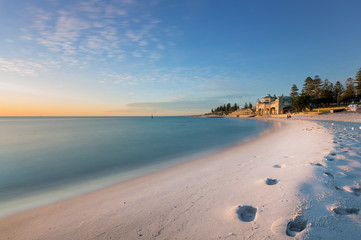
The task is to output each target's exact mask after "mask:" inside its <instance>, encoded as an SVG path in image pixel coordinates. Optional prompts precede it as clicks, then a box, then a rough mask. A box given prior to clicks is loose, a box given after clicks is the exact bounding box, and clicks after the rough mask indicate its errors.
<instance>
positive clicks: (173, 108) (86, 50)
mask: <svg viewBox="0 0 361 240" xmlns="http://www.w3.org/2000/svg"><path fill="white" fill-rule="evenodd" d="M360 9H361V1H359V0H355V1H352V0H345V1H339V0H303V1H296V0H273V1H269V0H182V1H181V0H147V1H146V0H107V1H105V0H104V1H101V0H91V1H85V0H82V1H78V0H70V1H69V0H61V1H60V0H58V1H56V0H33V1H27V0H0V116H149V115H151V114H154V115H155V116H157V115H158V116H167V115H191V114H202V113H205V112H209V111H210V109H211V108H215V107H217V106H219V105H223V104H224V103H228V102H231V103H232V104H233V103H237V104H239V105H241V106H243V105H244V103H245V102H252V103H253V105H254V104H255V103H256V101H257V99H260V98H262V97H263V96H265V95H266V94H268V93H269V94H272V95H273V94H276V95H282V94H284V95H289V93H290V89H291V87H292V84H296V85H297V86H298V87H299V88H300V89H301V88H302V84H303V82H304V80H305V79H306V78H307V77H308V76H311V77H314V76H315V75H319V76H320V77H321V79H325V78H327V79H328V80H330V81H331V82H336V81H341V82H342V83H343V82H345V80H346V79H347V78H348V77H354V76H355V74H356V72H357V71H358V70H359V68H360V67H361V54H360V53H361V44H360V43H361V27H360V26H361V14H360Z"/></svg>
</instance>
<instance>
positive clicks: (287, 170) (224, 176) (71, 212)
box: [0, 119, 359, 239]
mask: <svg viewBox="0 0 361 240" xmlns="http://www.w3.org/2000/svg"><path fill="white" fill-rule="evenodd" d="M259 120H261V119H259ZM262 120H266V121H268V119H262ZM269 120H271V121H274V122H276V123H277V122H278V123H283V125H282V127H280V128H278V129H277V131H273V132H272V133H271V134H266V135H264V136H261V137H259V138H257V139H255V140H253V141H251V142H247V143H245V144H242V145H240V146H237V147H235V148H231V149H226V150H224V151H221V152H217V153H215V154H212V155H210V156H206V157H204V158H201V159H197V160H194V161H191V162H187V163H184V164H181V165H178V166H175V167H171V168H168V169H165V170H161V171H160V172H156V173H153V174H151V175H147V176H144V177H140V178H137V179H134V180H131V181H129V182H125V183H120V184H118V185H114V186H111V187H108V188H105V189H102V190H99V191H96V192H92V193H89V194H85V195H82V196H79V197H75V198H72V199H68V200H65V201H61V202H58V203H55V204H51V205H49V206H45V207H42V208H38V209H34V210H30V211H27V212H24V213H20V214H18V215H14V216H10V217H6V218H3V219H0V232H2V234H3V236H4V237H5V238H6V237H9V238H10V239H90V238H91V239H108V238H110V237H113V238H124V239H141V238H143V239H166V238H172V239H184V238H190V239H226V238H227V239H228V238H229V239H239V238H246V237H249V238H253V239H258V238H264V237H266V236H269V238H271V239H289V238H290V237H289V236H287V234H286V227H287V224H288V223H289V222H290V221H292V219H295V218H296V217H297V216H303V217H307V214H306V210H307V209H306V210H305V207H304V206H305V205H307V203H308V204H310V203H311V202H312V201H311V200H310V199H309V198H310V196H309V195H310V192H312V191H314V190H321V193H323V192H325V189H323V188H324V186H323V184H324V182H321V184H318V183H317V184H315V182H314V181H315V180H317V179H318V178H319V176H318V175H316V174H315V173H316V172H317V166H318V165H316V164H317V163H320V164H323V163H322V161H325V159H326V157H327V156H329V154H330V153H331V152H332V151H334V149H335V143H334V142H335V141H334V136H333V135H332V134H330V133H329V132H328V130H327V129H326V128H325V127H323V126H320V125H319V124H318V123H316V122H310V121H302V120H298V121H293V120H290V121H289V120H275V119H269ZM299 145H301V146H302V147H301V148H300V147H299ZM303 148H304V149H307V151H305V150H304V149H303ZM315 166H316V167H315ZM268 178H270V179H271V180H274V182H273V183H275V184H273V185H272V184H270V185H267V179H268ZM328 178H330V177H329V176H328ZM313 185H315V186H313ZM314 188H317V189H314ZM310 189H311V190H312V191H311V190H310ZM316 195H318V194H316ZM244 206H251V207H252V208H254V209H256V213H255V216H254V219H253V220H252V221H250V222H247V221H244V219H242V214H238V215H237V212H238V213H239V212H240V211H243V210H242V209H246V210H247V208H244ZM239 207H241V208H239ZM242 207H243V208H242ZM355 207H357V206H355ZM252 208H248V209H252ZM358 216H359V215H355V217H356V218H357V217H358ZM309 218H310V217H309ZM311 223H312V221H311V219H309V220H308V222H307V223H306V226H305V230H303V231H302V232H300V233H297V237H300V238H302V237H307V234H311V233H312V227H311V226H310V224H311ZM356 230H357V228H356ZM349 239H352V237H351V238H349ZM355 239H356V238H355Z"/></svg>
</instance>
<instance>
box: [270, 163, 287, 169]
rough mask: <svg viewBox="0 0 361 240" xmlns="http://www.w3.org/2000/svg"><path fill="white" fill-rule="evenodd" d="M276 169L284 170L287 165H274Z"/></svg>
mask: <svg viewBox="0 0 361 240" xmlns="http://www.w3.org/2000/svg"><path fill="white" fill-rule="evenodd" d="M273 167H274V168H284V167H286V165H285V164H276V165H273Z"/></svg>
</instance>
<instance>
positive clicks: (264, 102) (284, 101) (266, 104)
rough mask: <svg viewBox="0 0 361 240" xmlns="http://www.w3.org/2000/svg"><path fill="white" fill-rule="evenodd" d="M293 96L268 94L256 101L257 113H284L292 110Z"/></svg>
mask: <svg viewBox="0 0 361 240" xmlns="http://www.w3.org/2000/svg"><path fill="white" fill-rule="evenodd" d="M291 105H292V98H291V97H288V96H280V97H276V96H273V97H272V96H271V95H269V94H267V95H266V96H265V97H263V98H262V99H261V101H258V102H257V103H256V113H257V115H269V114H283V113H287V112H289V111H291V110H292V106H291Z"/></svg>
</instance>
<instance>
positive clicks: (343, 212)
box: [333, 207, 360, 215]
mask: <svg viewBox="0 0 361 240" xmlns="http://www.w3.org/2000/svg"><path fill="white" fill-rule="evenodd" d="M333 211H334V213H336V214H337V215H351V214H359V212H360V209H358V208H341V207H338V208H334V209H333Z"/></svg>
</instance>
